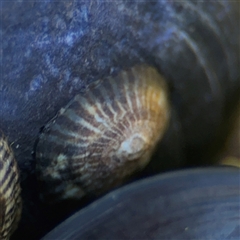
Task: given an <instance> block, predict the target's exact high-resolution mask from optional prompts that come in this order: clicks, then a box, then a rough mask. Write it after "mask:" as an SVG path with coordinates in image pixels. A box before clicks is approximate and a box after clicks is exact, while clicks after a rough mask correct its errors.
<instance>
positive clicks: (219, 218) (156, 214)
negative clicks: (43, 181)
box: [42, 167, 240, 240]
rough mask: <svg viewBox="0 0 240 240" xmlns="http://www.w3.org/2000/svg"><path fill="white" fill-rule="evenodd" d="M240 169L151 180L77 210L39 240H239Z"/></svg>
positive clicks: (179, 173)
mask: <svg viewBox="0 0 240 240" xmlns="http://www.w3.org/2000/svg"><path fill="white" fill-rule="evenodd" d="M239 189H240V169H239V168H234V167H232V168H230V167H229V168H228V167H215V168H198V169H188V170H182V171H176V172H171V173H166V174H162V175H159V176H155V177H151V178H148V179H145V180H142V181H139V182H136V183H134V184H131V185H127V186H125V187H122V188H120V189H118V190H116V191H113V192H111V193H109V194H108V195H106V196H105V197H103V198H102V199H100V200H97V201H96V202H94V203H92V204H91V205H89V206H88V207H86V208H85V209H82V210H80V211H79V212H77V213H76V214H74V215H73V216H72V217H70V218H69V219H67V220H66V221H65V222H63V223H62V224H60V225H59V226H58V227H57V228H55V229H54V230H52V231H51V232H50V233H48V234H47V235H46V236H45V237H44V238H43V239H42V240H50V239H61V240H67V239H71V240H73V239H85V240H86V239H96V240H97V239H104V240H107V239H109V240H110V239H116V240H117V239H239V236H240V215H239V211H240V191H239Z"/></svg>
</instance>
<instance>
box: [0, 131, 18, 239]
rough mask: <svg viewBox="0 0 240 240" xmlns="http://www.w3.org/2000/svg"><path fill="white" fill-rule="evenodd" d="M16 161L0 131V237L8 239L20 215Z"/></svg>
mask: <svg viewBox="0 0 240 240" xmlns="http://www.w3.org/2000/svg"><path fill="white" fill-rule="evenodd" d="M21 209H22V203H21V197H20V184H19V173H18V168H17V163H16V161H15V159H14V156H13V153H12V150H11V148H10V147H9V146H8V144H7V141H6V138H5V137H4V136H3V134H2V132H1V131H0V239H9V237H10V235H11V234H12V233H13V231H14V230H15V229H16V228H17V224H18V221H19V219H20V216H21Z"/></svg>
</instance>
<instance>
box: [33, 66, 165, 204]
mask: <svg viewBox="0 0 240 240" xmlns="http://www.w3.org/2000/svg"><path fill="white" fill-rule="evenodd" d="M168 119H169V106H168V99H167V90H166V85H165V82H164V80H163V78H162V77H161V75H159V73H158V72H157V70H155V69H154V68H152V67H150V66H146V65H141V66H137V67H134V68H131V69H130V70H127V71H122V72H120V74H119V75H117V76H116V77H114V78H113V77H108V78H106V79H104V80H102V81H99V84H98V85H96V86H94V87H92V88H90V89H88V90H87V91H86V92H85V93H84V94H81V95H80V94H79V95H77V96H75V98H74V99H73V100H72V101H71V102H70V103H69V104H68V105H67V106H66V107H65V108H63V109H61V110H60V112H59V114H58V116H57V117H56V118H55V119H54V120H52V121H51V122H50V123H48V124H47V125H46V127H45V129H44V130H43V132H42V134H41V135H40V139H39V143H38V145H37V149H36V157H37V172H38V176H39V180H40V182H41V185H42V198H43V199H44V200H46V201H55V200H62V199H69V198H73V199H79V198H81V197H82V196H83V195H85V194H94V195H98V194H101V193H104V192H105V191H108V190H109V189H111V188H112V187H115V186H117V185H119V184H121V183H122V182H123V181H124V180H125V179H126V178H127V177H128V176H130V175H131V174H133V173H134V172H136V171H138V170H140V169H142V168H143V167H144V166H145V165H146V164H147V163H148V162H149V160H150V157H151V155H152V153H153V150H154V148H155V146H156V144H157V142H158V141H159V140H160V138H161V137H162V135H163V133H164V131H165V129H166V126H167V122H168Z"/></svg>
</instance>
